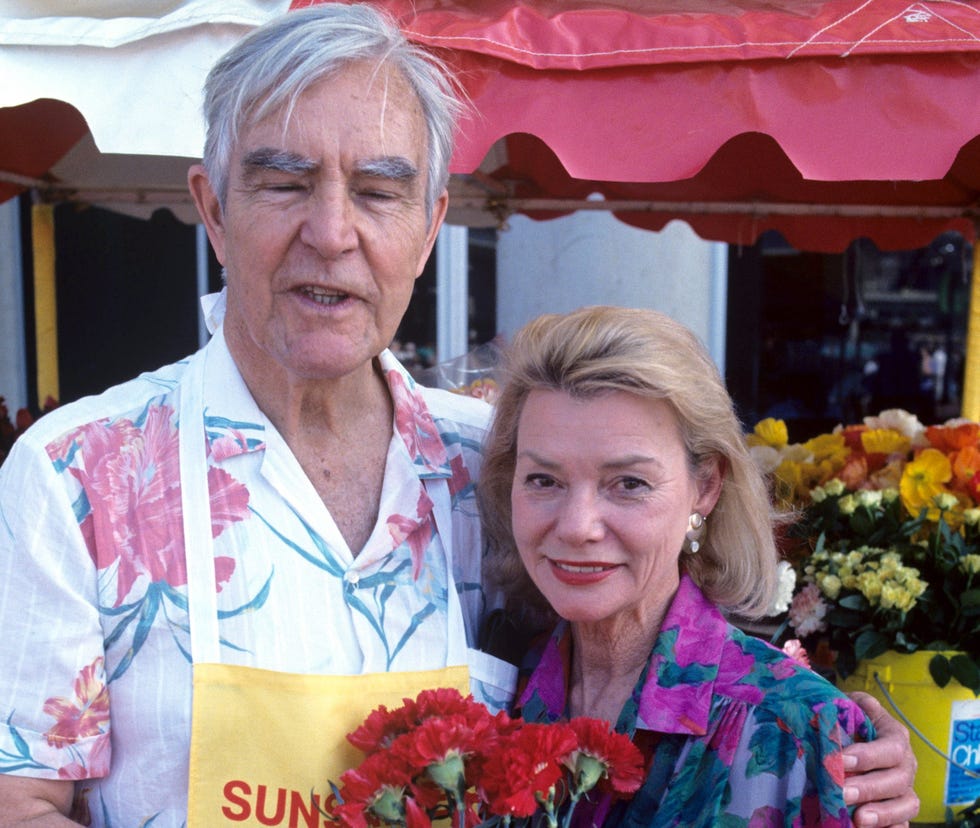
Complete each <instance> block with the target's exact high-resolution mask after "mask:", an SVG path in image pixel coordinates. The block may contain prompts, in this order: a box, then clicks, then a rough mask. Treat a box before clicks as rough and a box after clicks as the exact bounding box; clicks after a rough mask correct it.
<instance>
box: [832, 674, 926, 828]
mask: <svg viewBox="0 0 980 828" xmlns="http://www.w3.org/2000/svg"><path fill="white" fill-rule="evenodd" d="M848 695H849V696H850V697H851V699H852V700H853V701H855V702H857V704H859V705H860V706H861V708H862V709H863V710H864V712H865V713H867V714H868V718H870V719H871V722H872V724H874V726H875V730H876V731H877V733H878V735H877V738H875V740H874V741H873V742H863V743H855V744H853V745H850V746H848V747H846V748H844V770H845V771H846V773H847V778H846V780H845V781H844V799H845V801H846V802H847V803H848V804H849V805H854V804H857V805H858V806H859V807H858V808H857V810H855V812H854V824H855V825H857V826H861V827H862V828H872V826H874V828H883V827H884V826H888V825H895V826H907V825H908V824H909V822H910V820H912V819H914V818H915V815H916V814H918V813H919V798H918V797H917V796H916V795H915V791H913V790H912V782H913V780H914V779H915V770H916V761H915V755H914V754H913V753H912V746H911V744H910V743H909V732H908V730H906V729H905V727H904V726H903V725H902V724H901V723H900V722H899V721H898V720H897V719H894V718H892V716H890V715H889V714H888V712H887V711H886V710H885V709H884V708H883V707H882V706H881V704H879V703H878V700H877V699H875V698H874V697H873V696H870V695H868V694H867V693H849V694H848Z"/></svg>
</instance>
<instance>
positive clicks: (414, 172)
mask: <svg viewBox="0 0 980 828" xmlns="http://www.w3.org/2000/svg"><path fill="white" fill-rule="evenodd" d="M357 172H358V173H360V174H361V175H370V176H376V177H378V178H388V179H391V180H392V181H410V180H411V179H413V178H418V175H419V171H418V167H416V166H415V165H414V164H413V163H412V162H411V161H409V160H408V159H407V158H403V157H402V156H400V155H386V156H383V157H381V158H368V159H365V160H364V161H360V162H358V164H357Z"/></svg>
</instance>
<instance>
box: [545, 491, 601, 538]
mask: <svg viewBox="0 0 980 828" xmlns="http://www.w3.org/2000/svg"><path fill="white" fill-rule="evenodd" d="M601 505H602V504H601V502H600V500H599V496H598V494H597V493H596V492H595V491H590V490H580V491H571V492H570V493H569V495H568V497H566V498H565V501H564V503H563V506H562V509H561V511H560V513H559V515H558V525H557V527H556V528H557V531H558V534H559V536H560V537H561V538H562V539H563V540H565V541H566V542H568V543H588V542H590V541H597V540H599V539H601V538H602V536H603V534H604V532H605V525H604V523H603V516H602V508H601Z"/></svg>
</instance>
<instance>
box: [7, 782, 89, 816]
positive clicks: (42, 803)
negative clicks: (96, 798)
mask: <svg viewBox="0 0 980 828" xmlns="http://www.w3.org/2000/svg"><path fill="white" fill-rule="evenodd" d="M74 792H75V783H74V782H71V781H69V780H62V779H33V778H31V777H27V776H10V775H8V774H0V828H17V826H30V828H66V826H77V825H78V823H77V822H72V821H71V820H70V819H68V816H67V814H68V811H69V810H70V809H71V801H72V797H73V796H74Z"/></svg>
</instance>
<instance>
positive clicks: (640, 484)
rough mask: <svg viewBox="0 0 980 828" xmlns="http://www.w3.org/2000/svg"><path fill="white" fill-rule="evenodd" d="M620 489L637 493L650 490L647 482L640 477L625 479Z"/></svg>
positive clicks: (621, 482)
mask: <svg viewBox="0 0 980 828" xmlns="http://www.w3.org/2000/svg"><path fill="white" fill-rule="evenodd" d="M619 485H620V488H622V489H623V490H625V491H627V492H636V491H640V490H644V489H648V488H650V487H649V485H648V484H647V482H646V481H645V480H642V479H640V478H639V477H624V478H622V479H621V480H620V481H619Z"/></svg>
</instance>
